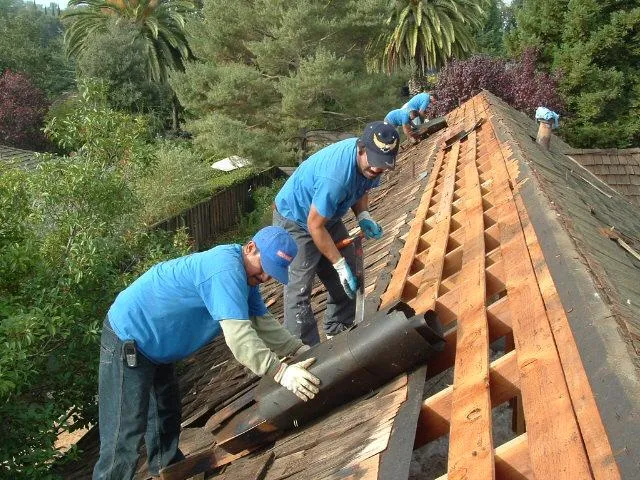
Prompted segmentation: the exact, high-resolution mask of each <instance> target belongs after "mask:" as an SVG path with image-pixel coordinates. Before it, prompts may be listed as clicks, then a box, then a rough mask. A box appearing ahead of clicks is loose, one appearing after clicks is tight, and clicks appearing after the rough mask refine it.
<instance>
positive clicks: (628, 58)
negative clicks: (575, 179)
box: [509, 0, 640, 147]
mask: <svg viewBox="0 0 640 480" xmlns="http://www.w3.org/2000/svg"><path fill="white" fill-rule="evenodd" d="M516 20H517V26H516V28H515V29H513V30H512V32H511V34H510V36H509V48H510V50H511V51H518V50H520V49H522V48H525V47H528V46H531V45H533V46H537V47H539V48H540V49H541V51H542V52H543V53H544V55H545V56H544V57H543V60H544V64H545V65H546V66H547V67H548V68H550V69H552V70H555V71H556V72H559V73H561V75H562V78H561V81H560V85H559V89H560V92H561V94H562V95H563V97H564V101H565V103H566V105H567V115H566V116H565V120H564V121H563V122H562V123H563V126H562V132H563V134H564V135H565V137H566V139H567V140H568V141H569V142H570V143H571V144H572V145H574V146H577V147H614V146H617V147H629V146H638V145H640V120H639V119H640V115H639V114H640V100H639V99H640V52H639V51H638V48H637V45H639V44H640V43H639V42H640V6H638V4H637V2H636V1H616V0H601V1H597V2H596V1H595V0H567V1H563V2H543V1H536V0H524V1H523V2H522V6H521V7H520V8H519V9H518V10H517V12H516Z"/></svg>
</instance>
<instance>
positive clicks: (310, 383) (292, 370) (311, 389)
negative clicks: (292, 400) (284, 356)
mask: <svg viewBox="0 0 640 480" xmlns="http://www.w3.org/2000/svg"><path fill="white" fill-rule="evenodd" d="M315 361H316V359H315V358H308V359H307V360H303V361H302V362H298V363H294V364H292V365H287V364H286V363H282V364H281V365H280V368H278V371H277V372H276V374H275V376H274V377H273V378H274V380H275V381H276V382H278V383H279V384H280V385H282V386H283V387H284V388H286V389H287V390H289V391H290V392H293V393H294V394H295V395H296V396H297V397H298V398H299V399H300V400H302V401H303V402H306V401H307V400H311V399H312V398H314V397H315V396H316V394H317V393H318V392H319V391H320V389H319V388H318V387H317V386H316V385H320V379H319V378H318V377H316V376H315V375H313V374H312V373H310V372H309V371H307V368H309V367H310V366H311V365H312V364H313V362H315Z"/></svg>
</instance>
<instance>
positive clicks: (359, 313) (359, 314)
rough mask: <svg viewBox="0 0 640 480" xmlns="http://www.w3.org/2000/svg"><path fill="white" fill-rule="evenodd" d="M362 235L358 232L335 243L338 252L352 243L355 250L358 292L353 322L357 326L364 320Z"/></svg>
mask: <svg viewBox="0 0 640 480" xmlns="http://www.w3.org/2000/svg"><path fill="white" fill-rule="evenodd" d="M363 238H364V233H362V231H360V232H358V234H357V235H354V236H353V237H347V238H344V239H342V240H340V241H338V242H336V247H337V248H338V250H342V249H344V248H346V247H348V246H349V245H351V244H352V243H353V246H354V247H355V249H356V271H355V276H356V280H357V281H358V290H357V291H356V316H355V318H354V320H353V323H354V324H358V323H360V322H361V321H362V319H363V318H364V248H363V246H362V239H363Z"/></svg>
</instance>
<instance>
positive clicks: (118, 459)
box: [93, 319, 184, 480]
mask: <svg viewBox="0 0 640 480" xmlns="http://www.w3.org/2000/svg"><path fill="white" fill-rule="evenodd" d="M137 358H138V365H137V366H136V367H134V368H130V367H128V366H127V364H126V361H125V356H124V342H123V341H122V340H120V339H119V338H118V337H117V336H116V334H115V333H114V332H113V330H112V329H111V325H110V324H109V320H108V319H106V320H105V321H104V324H103V327H102V338H101V340H100V372H99V384H98V407H99V422H100V425H99V427H100V458H99V459H98V462H97V463H96V466H95V467H94V470H93V479H94V480H116V479H117V480H126V479H132V478H133V476H134V474H135V471H136V465H137V463H138V449H139V448H140V444H141V443H142V437H143V436H144V439H145V444H146V446H147V460H148V465H149V473H150V474H151V475H156V476H157V475H159V471H160V469H161V468H164V467H166V466H167V465H170V464H171V463H175V462H177V461H180V460H182V459H183V458H184V455H183V454H182V452H181V451H180V449H179V448H178V438H179V436H180V422H181V401H180V391H179V388H178V381H177V378H176V374H175V368H174V365H173V364H164V365H158V364H154V363H152V362H151V361H150V360H149V359H148V358H146V357H145V356H144V355H143V354H142V353H141V352H140V351H138V355H137Z"/></svg>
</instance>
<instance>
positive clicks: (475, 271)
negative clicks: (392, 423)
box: [448, 130, 495, 478]
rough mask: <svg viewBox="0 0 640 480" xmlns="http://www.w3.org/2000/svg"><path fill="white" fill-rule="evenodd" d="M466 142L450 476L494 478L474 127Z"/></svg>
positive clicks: (483, 247) (483, 266) (482, 236)
mask: <svg viewBox="0 0 640 480" xmlns="http://www.w3.org/2000/svg"><path fill="white" fill-rule="evenodd" d="M464 145H465V146H466V147H467V148H469V149H470V150H471V154H470V155H467V156H471V157H472V158H471V160H470V161H468V162H466V163H465V164H463V165H464V177H463V178H464V185H465V198H466V201H465V206H464V209H463V210H462V211H461V212H460V213H461V214H463V216H464V220H462V222H463V224H464V232H465V242H464V253H463V257H462V271H461V273H460V276H461V278H462V288H463V289H464V291H465V292H466V295H465V300H464V302H462V305H461V311H460V314H459V316H458V326H457V328H458V333H457V346H456V351H457V355H456V359H455V367H454V383H453V394H452V414H451V427H450V432H449V442H450V443H449V462H448V469H449V472H448V473H449V476H450V477H451V478H463V477H465V476H466V475H468V476H469V477H470V478H474V477H483V478H495V467H494V460H493V434H492V431H493V428H492V423H491V399H490V395H489V328H488V325H487V316H486V312H485V298H486V297H485V291H486V287H485V285H486V282H485V275H484V273H485V272H484V269H485V246H484V223H483V215H482V212H483V210H482V193H481V191H480V181H479V178H478V171H477V168H476V164H475V156H476V132H475V130H474V131H473V132H471V134H470V135H469V137H467V140H466V142H464Z"/></svg>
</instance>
